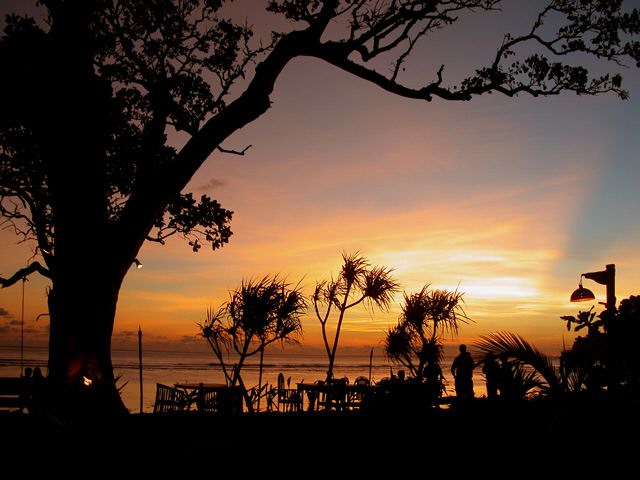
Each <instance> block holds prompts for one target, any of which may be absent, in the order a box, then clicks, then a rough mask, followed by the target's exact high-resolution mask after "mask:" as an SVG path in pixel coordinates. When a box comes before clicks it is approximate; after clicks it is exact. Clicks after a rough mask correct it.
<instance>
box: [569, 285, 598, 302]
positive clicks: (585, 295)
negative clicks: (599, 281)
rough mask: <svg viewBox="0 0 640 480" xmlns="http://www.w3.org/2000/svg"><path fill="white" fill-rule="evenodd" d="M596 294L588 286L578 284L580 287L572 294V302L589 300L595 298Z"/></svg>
mask: <svg viewBox="0 0 640 480" xmlns="http://www.w3.org/2000/svg"><path fill="white" fill-rule="evenodd" d="M595 299H596V296H595V295H594V294H593V292H592V291H591V290H589V289H588V288H584V287H583V286H582V285H578V289H577V290H575V291H574V292H573V293H572V294H571V301H572V302H588V301H590V300H595Z"/></svg>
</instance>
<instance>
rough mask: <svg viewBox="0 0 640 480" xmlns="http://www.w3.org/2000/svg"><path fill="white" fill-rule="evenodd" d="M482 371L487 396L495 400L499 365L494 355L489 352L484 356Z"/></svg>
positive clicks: (498, 381) (498, 382)
mask: <svg viewBox="0 0 640 480" xmlns="http://www.w3.org/2000/svg"><path fill="white" fill-rule="evenodd" d="M482 373H484V378H485V381H486V384H487V398H488V399H489V400H495V399H496V398H498V385H499V384H500V365H498V362H496V358H495V356H494V355H493V354H492V353H491V352H489V353H487V355H486V356H485V357H484V365H483V366H482Z"/></svg>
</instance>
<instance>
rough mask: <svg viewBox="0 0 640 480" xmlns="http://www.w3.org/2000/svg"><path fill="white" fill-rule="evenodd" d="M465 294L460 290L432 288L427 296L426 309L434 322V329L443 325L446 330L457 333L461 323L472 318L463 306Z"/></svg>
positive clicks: (453, 333)
mask: <svg viewBox="0 0 640 480" xmlns="http://www.w3.org/2000/svg"><path fill="white" fill-rule="evenodd" d="M463 295H464V294H463V293H462V292H459V291H458V290H453V291H449V290H432V291H431V292H430V293H429V295H427V297H426V302H427V305H426V309H427V311H428V315H429V317H430V318H431V321H432V322H433V329H434V331H437V330H438V327H441V328H442V330H444V332H449V333H450V334H451V335H457V334H458V330H459V328H460V324H461V323H469V322H470V321H471V319H470V318H469V317H468V316H467V314H466V313H465V311H464V308H463V307H462V304H463V302H464V300H463V298H462V296H463Z"/></svg>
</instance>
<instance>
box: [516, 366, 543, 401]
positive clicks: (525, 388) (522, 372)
mask: <svg viewBox="0 0 640 480" xmlns="http://www.w3.org/2000/svg"><path fill="white" fill-rule="evenodd" d="M511 373H512V378H511V387H512V389H513V394H514V395H515V396H516V398H519V399H525V398H527V397H528V396H529V395H530V394H531V392H532V391H536V390H539V389H542V388H543V384H542V382H541V381H540V377H539V376H538V373H537V372H536V371H535V370H527V369H526V368H525V366H524V365H523V364H521V363H516V364H515V365H513V366H512V370H511Z"/></svg>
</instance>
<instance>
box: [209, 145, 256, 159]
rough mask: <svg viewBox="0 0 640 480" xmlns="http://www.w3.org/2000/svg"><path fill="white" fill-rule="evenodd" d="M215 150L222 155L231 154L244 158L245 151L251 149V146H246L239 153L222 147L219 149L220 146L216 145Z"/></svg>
mask: <svg viewBox="0 0 640 480" xmlns="http://www.w3.org/2000/svg"><path fill="white" fill-rule="evenodd" d="M216 148H217V149H218V150H220V151H221V152H222V153H231V154H233V155H242V156H244V154H245V153H246V151H247V150H249V149H250V148H251V145H247V146H246V147H244V149H243V150H240V151H238V150H228V149H226V148H224V147H221V146H220V145H218V146H217V147H216Z"/></svg>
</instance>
